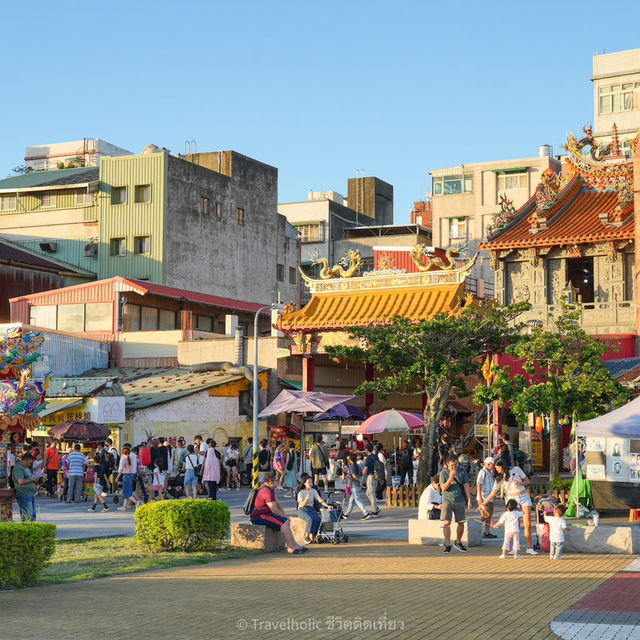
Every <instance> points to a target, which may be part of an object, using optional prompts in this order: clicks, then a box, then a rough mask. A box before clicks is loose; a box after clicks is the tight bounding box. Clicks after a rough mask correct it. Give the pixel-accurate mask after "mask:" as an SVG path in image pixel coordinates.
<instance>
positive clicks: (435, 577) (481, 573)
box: [0, 514, 629, 640]
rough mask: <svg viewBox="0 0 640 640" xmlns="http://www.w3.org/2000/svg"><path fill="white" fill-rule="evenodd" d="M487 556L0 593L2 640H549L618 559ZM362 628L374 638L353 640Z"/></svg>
mask: <svg viewBox="0 0 640 640" xmlns="http://www.w3.org/2000/svg"><path fill="white" fill-rule="evenodd" d="M107 515H108V514H107ZM497 554H498V550H497V549H495V548H491V547H486V548H483V547H481V548H473V549H472V551H471V552H470V553H468V554H461V553H455V554H454V555H451V556H445V555H444V554H443V553H442V550H441V549H440V548H437V547H421V546H409V545H408V544H406V543H401V542H395V541H388V540H387V541H368V540H356V541H353V542H351V541H350V542H349V543H348V544H345V545H337V546H336V545H314V546H313V548H312V549H310V550H309V551H308V552H307V553H305V554H303V555H301V556H287V555H285V554H268V555H264V556H252V557H251V558H243V559H238V560H229V561H221V562H218V563H213V564H210V565H205V566H193V567H183V568H175V569H170V570H161V571H155V572H147V573H140V574H129V575H126V576H122V577H115V578H107V579H102V580H94V581H89V582H79V583H75V584H66V585H56V586H47V587H38V588H32V589H27V590H21V591H16V592H10V593H3V594H0V606H2V608H3V612H4V613H3V626H4V628H5V629H11V633H10V636H11V638H12V640H27V639H42V640H50V638H56V637H57V638H64V639H65V640H86V639H87V638H89V637H96V638H105V639H111V638H113V639H115V638H127V637H144V638H155V639H158V640H164V639H165V638H171V639H174V638H175V639H176V640H183V639H184V640H193V639H194V638H206V639H207V640H249V639H254V638H256V639H261V638H265V639H266V638H269V640H272V639H273V638H274V637H278V638H279V639H282V640H294V639H296V640H304V639H311V638H313V639H314V640H322V639H323V638H327V639H329V638H334V637H336V636H337V637H340V638H341V639H344V640H355V639H360V638H382V637H384V638H385V639H387V638H403V639H415V640H422V639H432V638H437V639H439V640H458V639H460V640H474V639H476V638H491V639H492V640H501V639H504V640H513V639H514V638H517V639H518V640H533V639H535V640H542V639H545V638H546V639H551V638H557V636H555V635H554V634H553V633H552V632H551V630H550V628H549V623H550V622H551V621H552V620H553V619H554V618H556V617H557V616H559V615H560V614H561V613H562V612H563V611H565V610H566V609H567V608H569V607H572V606H573V605H574V604H575V603H576V602H577V601H579V600H581V599H582V598H584V597H585V596H586V595H587V594H589V593H590V592H591V591H592V590H593V589H594V588H596V587H598V586H599V585H601V584H602V583H603V582H604V581H606V580H607V579H609V578H611V577H612V576H613V575H615V574H616V573H617V572H619V571H620V570H621V569H622V568H623V567H624V566H625V565H627V564H628V563H629V558H628V557H620V556H598V555H567V556H565V557H564V558H563V559H562V561H561V562H552V561H550V560H549V559H548V558H547V557H546V556H537V557H535V558H529V557H527V558H523V559H521V560H512V559H509V560H500V559H498V558H497ZM96 607H97V609H96ZM96 611H103V612H104V611H109V612H112V614H110V615H97V614H96ZM374 623H375V624H377V625H379V626H378V627H376V629H377V630H373V631H354V630H353V626H354V625H360V626H361V625H363V624H366V625H368V626H371V625H373V624H374ZM347 625H348V627H349V628H348V629H347V628H345V627H346V626H347ZM381 625H385V626H384V627H383V626H381Z"/></svg>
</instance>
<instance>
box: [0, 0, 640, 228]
mask: <svg viewBox="0 0 640 640" xmlns="http://www.w3.org/2000/svg"><path fill="white" fill-rule="evenodd" d="M638 18H640V3H638V2H637V1H636V2H630V1H626V0H622V1H619V2H616V3H614V4H610V5H607V4H603V3H602V2H592V1H580V2H578V1H573V2H572V1H565V2H564V3H552V2H546V1H545V0H543V1H541V2H537V3H523V2H495V1H494V2H475V1H473V2H472V1H470V0H461V1H459V2H456V3H444V2H437V3H436V2H426V1H425V2H417V1H416V2H413V1H412V2H399V1H396V2H390V1H387V2H378V1H376V0H368V1H366V2H365V1H362V2H361V1H352V2H349V1H345V0H343V2H334V1H333V0H325V1H324V2H317V3H312V2H300V1H299V0H298V1H297V2H284V1H282V2H278V1H276V0H270V1H267V0H263V1H261V2H256V1H251V0H249V1H246V0H245V1H244V2H215V1H210V2H203V1H202V2H199V1H183V2H181V3H178V2H168V1H165V0H161V1H156V2H146V1H142V0H135V1H133V2H131V1H130V2H120V1H119V0H112V1H111V2H108V3H106V2H102V3H89V2H66V3H54V2H38V1H36V2H30V3H28V4H25V3H11V4H9V3H6V4H5V5H3V16H2V23H3V38H2V40H1V41H0V52H1V53H2V60H3V63H4V64H3V67H4V68H3V72H4V73H3V75H4V78H3V89H4V90H3V99H2V101H0V113H1V114H2V116H3V117H2V129H1V131H2V135H1V136H0V140H1V141H2V144H1V145H0V176H2V177H4V176H6V175H8V174H9V173H10V171H11V169H12V168H13V167H14V166H16V165H18V164H21V163H22V161H23V157H24V148H25V147H26V146H28V145H32V144H46V143H51V142H62V141H68V140H75V139H82V138H84V137H100V138H103V139H105V140H108V141H109V142H113V143H114V144H118V145H120V146H123V147H125V148H127V149H130V150H131V151H133V152H136V153H138V152H140V151H141V150H142V149H143V148H144V146H145V145H147V144H149V143H154V144H156V145H159V146H165V147H167V148H169V149H171V150H172V151H174V152H183V151H184V142H185V140H187V139H194V140H196V142H197V145H198V150H199V151H214V150H218V149H235V150H236V151H239V152H240V153H244V154H246V155H249V156H252V157H254V158H257V159H258V160H261V161H263V162H266V163H268V164H272V165H275V166H276V167H278V169H279V176H280V183H279V185H280V186H279V190H280V194H279V200H280V201H281V202H287V201H293V200H304V199H306V197H307V192H308V191H309V190H318V191H319V190H329V189H333V190H336V191H339V192H341V193H344V194H345V195H346V182H347V178H349V177H355V176H356V172H358V171H362V170H364V172H365V174H366V175H367V176H372V175H375V176H378V177H380V178H382V179H384V180H386V181H388V182H390V183H392V184H393V185H394V187H395V220H396V222H399V223H402V222H407V221H408V217H409V210H410V207H411V203H412V202H413V201H414V200H418V199H421V198H422V197H423V196H424V194H425V192H426V191H427V190H428V189H430V179H429V176H428V173H427V172H428V171H429V170H431V169H437V168H443V167H447V166H452V165H456V164H459V163H461V162H465V163H468V162H479V161H488V160H500V159H507V158H521V157H531V156H534V155H536V153H537V147H538V145H540V144H545V143H547V144H552V145H553V146H554V150H555V151H556V152H557V151H558V148H559V145H560V144H561V143H562V142H564V140H565V139H566V133H567V131H572V130H573V131H579V130H580V129H581V127H582V125H584V124H585V123H586V122H589V121H592V119H593V98H592V95H593V93H592V85H591V82H590V80H589V77H590V75H591V71H592V56H593V55H594V53H596V52H602V51H603V50H606V51H607V52H611V51H620V50H624V49H633V48H637V47H640V40H638V38H637V37H636V38H634V35H633V33H634V29H631V28H627V27H626V26H625V25H634V24H637V23H638Z"/></svg>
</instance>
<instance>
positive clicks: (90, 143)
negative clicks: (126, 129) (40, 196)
mask: <svg viewBox="0 0 640 640" xmlns="http://www.w3.org/2000/svg"><path fill="white" fill-rule="evenodd" d="M130 155H131V151H127V150H126V149H123V148H122V147H118V146H116V145H115V144H111V143H110V142H106V141H105V140H100V138H84V139H83V140H75V141H74V142H56V143H54V144H40V145H36V146H34V147H27V149H26V152H25V156H24V165H25V167H26V169H27V171H50V170H52V169H66V168H74V167H99V166H100V158H102V157H104V156H130Z"/></svg>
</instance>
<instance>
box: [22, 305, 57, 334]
mask: <svg viewBox="0 0 640 640" xmlns="http://www.w3.org/2000/svg"><path fill="white" fill-rule="evenodd" d="M56 311H57V309H56V305H55V304H46V305H33V306H31V307H29V324H30V325H33V326H34V327H43V328H45V329H55V328H56Z"/></svg>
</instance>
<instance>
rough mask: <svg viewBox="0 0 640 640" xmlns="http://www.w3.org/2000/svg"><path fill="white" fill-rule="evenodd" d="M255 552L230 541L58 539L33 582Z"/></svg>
mask: <svg viewBox="0 0 640 640" xmlns="http://www.w3.org/2000/svg"><path fill="white" fill-rule="evenodd" d="M257 553H261V552H260V551H256V550H251V549H241V548H239V547H232V546H230V545H220V548H219V549H217V550H216V551H209V552H204V551H201V552H195V553H151V552H149V551H146V550H145V549H143V548H142V547H140V546H139V545H138V544H137V543H136V541H135V540H134V539H133V538H128V537H117V538H86V539H76V540H58V541H57V543H56V551H55V553H54V554H53V558H52V559H51V564H49V565H48V566H47V567H46V568H45V569H44V570H43V571H42V573H41V574H40V577H39V578H38V580H37V581H36V583H35V584H36V585H42V584H58V583H61V582H72V581H75V580H91V579H93V578H104V577H106V576H115V575H118V574H122V573H133V572H136V571H147V570H149V569H163V568H166V567H178V566H185V565H190V564H206V563H208V562H215V561H216V560H226V559H229V558H242V557H245V556H248V555H254V554H257Z"/></svg>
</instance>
